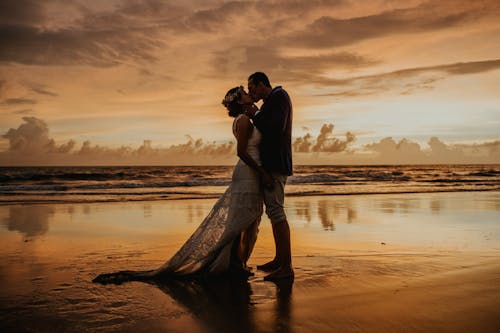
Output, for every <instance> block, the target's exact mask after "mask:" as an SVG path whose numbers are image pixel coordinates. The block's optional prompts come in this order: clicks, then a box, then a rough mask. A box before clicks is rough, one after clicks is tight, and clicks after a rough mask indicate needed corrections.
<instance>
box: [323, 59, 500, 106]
mask: <svg viewBox="0 0 500 333" xmlns="http://www.w3.org/2000/svg"><path fill="white" fill-rule="evenodd" d="M498 69H500V59H491V60H482V61H471V62H458V63H452V64H442V65H436V66H424V67H415V68H405V69H401V70H397V71H391V72H386V73H380V74H374V75H365V76H356V77H351V78H346V79H328V78H317V80H316V81H315V82H314V83H316V84H318V85H321V86H330V87H341V88H342V89H341V90H339V91H336V92H332V93H326V94H319V96H333V97H335V96H338V97H357V96H362V95H370V94H376V93H378V92H381V91H387V90H388V89H400V90H401V93H402V94H408V93H412V92H413V91H415V90H418V89H432V84H433V83H435V82H437V81H440V80H443V79H445V78H446V77H449V76H457V75H468V74H478V73H484V72H488V71H494V70H498ZM349 86H351V87H353V88H351V89H345V88H344V87H349Z"/></svg>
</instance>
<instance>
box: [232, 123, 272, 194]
mask: <svg viewBox="0 0 500 333" xmlns="http://www.w3.org/2000/svg"><path fill="white" fill-rule="evenodd" d="M251 126H252V125H251V123H250V118H248V116H246V115H243V116H241V117H239V118H238V120H237V122H236V133H235V135H236V141H237V148H236V150H237V155H238V157H239V158H240V159H241V160H242V161H243V162H245V164H246V165H248V166H249V167H251V168H252V169H254V170H255V171H257V173H258V174H259V175H260V176H261V177H262V182H263V183H264V186H266V187H272V186H273V184H274V179H273V177H271V175H270V174H269V173H268V172H267V171H266V170H264V168H262V167H261V166H260V165H258V164H257V162H255V160H254V159H253V158H252V156H250V154H248V152H247V147H248V140H249V139H250V135H251V134H252V132H251V130H252V127H251Z"/></svg>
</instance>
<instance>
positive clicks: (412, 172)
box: [0, 165, 500, 203]
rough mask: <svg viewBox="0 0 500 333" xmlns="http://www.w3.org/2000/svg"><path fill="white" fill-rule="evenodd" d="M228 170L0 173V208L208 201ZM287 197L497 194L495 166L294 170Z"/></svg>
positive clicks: (498, 169) (499, 176) (499, 182)
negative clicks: (37, 204) (25, 204)
mask: <svg viewBox="0 0 500 333" xmlns="http://www.w3.org/2000/svg"><path fill="white" fill-rule="evenodd" d="M231 172H232V167H230V166H208V167H205V166H191V167H177V166H176V167H39V168H34V167H29V168H21V167H20V168H11V167H9V168H5V167H4V168H0V181H1V182H0V203H12V202H21V203H22V202H44V201H46V200H49V201H57V202H65V201H79V200H80V201H85V202H87V201H114V200H157V199H183V198H187V197H189V198H211V197H214V196H218V195H220V193H222V192H223V191H224V188H225V187H226V186H228V185H229V184H230V181H231ZM287 184H288V185H287V190H286V191H287V195H302V196H305V195H324V194H328V195H336V194H342V195H344V194H368V193H412V192H434V191H476V190H480V191H485V190H499V189H500V166H499V165H439V166H428V165H426V166H414V165H411V166H297V167H295V168H294V175H293V176H291V177H289V178H288V182H287Z"/></svg>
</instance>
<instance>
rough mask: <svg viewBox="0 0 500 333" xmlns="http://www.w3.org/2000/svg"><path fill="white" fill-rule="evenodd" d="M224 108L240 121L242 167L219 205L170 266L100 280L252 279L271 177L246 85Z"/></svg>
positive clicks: (235, 90) (226, 99) (236, 126)
mask: <svg viewBox="0 0 500 333" xmlns="http://www.w3.org/2000/svg"><path fill="white" fill-rule="evenodd" d="M222 104H223V105H224V106H225V107H226V108H227V110H228V114H229V116H231V117H234V118H235V119H234V121H233V134H234V136H235V137H236V140H237V154H238V157H239V158H240V160H239V161H238V163H237V164H236V166H235V168H234V170H233V175H232V181H231V184H230V185H229V187H228V188H227V189H226V191H225V192H224V194H223V195H222V196H221V197H220V198H219V200H218V201H217V202H216V203H215V205H214V207H213V208H212V210H211V211H210V213H209V214H208V216H207V217H206V218H205V219H204V220H203V222H202V223H201V225H200V226H199V227H198V228H197V229H196V230H195V232H194V233H193V234H192V235H191V237H190V238H189V239H188V240H187V241H186V243H184V245H183V246H182V247H181V248H180V249H179V251H178V252H177V253H176V254H174V256H173V257H172V258H171V259H170V260H168V261H167V262H166V263H165V264H164V265H162V266H161V267H160V268H158V269H156V270H150V271H121V272H117V273H111V274H101V275H99V276H98V277H96V278H95V279H94V282H100V283H117V282H123V281H129V280H146V279H150V278H157V277H163V276H179V277H181V276H214V275H220V274H224V273H234V274H236V275H239V276H244V277H248V276H249V275H251V274H252V273H251V272H250V271H249V270H248V268H247V266H246V262H247V260H248V258H249V257H250V254H251V252H252V250H253V247H254V245H255V241H256V240H257V232H258V225H259V222H260V217H261V215H262V212H263V209H262V206H263V198H262V193H261V188H260V178H261V177H270V176H269V174H267V173H266V171H265V170H264V169H263V168H262V167H261V166H260V159H259V149H258V146H259V143H260V139H261V135H260V132H259V131H258V130H257V128H255V127H254V126H253V125H252V123H251V122H250V119H249V118H248V117H247V116H246V115H245V110H246V109H247V108H255V106H254V105H253V101H252V99H251V97H250V96H249V95H248V94H247V93H246V92H245V90H244V89H243V87H241V86H240V87H236V88H233V89H230V90H229V91H228V92H227V94H226V96H225V97H224V100H223V101H222Z"/></svg>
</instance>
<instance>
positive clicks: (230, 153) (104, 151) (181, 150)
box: [0, 117, 236, 165]
mask: <svg viewBox="0 0 500 333" xmlns="http://www.w3.org/2000/svg"><path fill="white" fill-rule="evenodd" d="M22 119H23V124H21V125H20V126H19V127H18V128H17V129H14V128H11V129H9V130H8V131H7V132H6V133H5V134H4V135H2V138H4V139H7V140H9V148H8V151H5V152H0V164H9V165H13V164H14V165H24V164H31V165H33V164H35V165H46V164H49V165H50V164H57V165H61V164H62V165H88V164H90V165H93V164H99V165H102V164H121V165H123V164H133V165H141V164H151V163H153V164H199V163H200V161H203V162H204V163H212V164H221V163H222V164H224V163H228V164H231V163H232V162H233V160H234V159H235V158H236V157H235V156H236V151H235V149H236V148H235V147H236V145H235V143H234V141H229V142H223V143H217V142H206V141H204V140H203V139H195V138H193V137H191V136H189V135H187V136H186V137H187V141H186V142H185V143H182V144H177V145H170V146H168V147H164V148H162V147H157V148H155V147H153V146H152V143H151V141H150V140H144V143H143V145H141V146H139V147H138V148H132V147H129V146H121V147H118V148H111V147H106V146H101V145H98V144H93V143H92V142H90V141H88V140H87V141H84V142H83V143H82V144H81V146H80V147H78V144H77V142H76V141H74V140H69V141H67V142H65V143H62V144H59V145H58V144H56V141H55V140H54V139H53V138H51V137H50V135H49V127H48V125H47V123H46V122H45V121H43V120H42V119H39V118H36V117H23V118H22Z"/></svg>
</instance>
